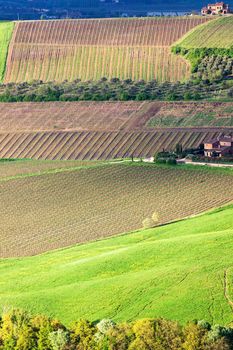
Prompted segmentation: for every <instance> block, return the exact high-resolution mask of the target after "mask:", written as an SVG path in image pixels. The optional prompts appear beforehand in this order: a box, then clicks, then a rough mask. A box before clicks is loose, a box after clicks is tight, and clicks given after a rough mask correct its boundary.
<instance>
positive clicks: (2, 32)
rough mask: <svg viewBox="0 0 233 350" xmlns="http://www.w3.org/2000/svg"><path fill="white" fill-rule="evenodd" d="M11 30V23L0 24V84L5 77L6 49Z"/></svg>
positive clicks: (12, 24)
mask: <svg viewBox="0 0 233 350" xmlns="http://www.w3.org/2000/svg"><path fill="white" fill-rule="evenodd" d="M13 29H14V23H13V22H0V82H2V81H3V79H4V75H5V68H6V61H7V53H8V47H9V44H10V40H11V36H12V32H13Z"/></svg>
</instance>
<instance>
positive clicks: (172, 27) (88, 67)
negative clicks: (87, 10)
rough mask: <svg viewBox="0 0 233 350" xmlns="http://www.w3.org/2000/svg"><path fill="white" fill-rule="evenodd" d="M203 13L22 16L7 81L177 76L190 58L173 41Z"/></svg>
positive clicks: (199, 20)
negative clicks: (66, 17)
mask: <svg viewBox="0 0 233 350" xmlns="http://www.w3.org/2000/svg"><path fill="white" fill-rule="evenodd" d="M206 20H207V19H204V18H199V17H197V18H177V19H175V18H170V19H156V18H153V19H151V18H147V19H111V20H107V19H102V20H78V21H77V20H64V21H36V22H33V21H31V22H27V21H26V22H18V23H17V24H16V27H15V31H14V35H13V38H12V41H11V45H10V48H9V55H8V60H7V67H6V74H5V82H23V81H31V80H33V79H36V80H38V79H40V80H43V81H53V80H56V81H58V82H61V81H63V80H74V79H77V78H79V79H82V80H84V81H85V80H98V79H100V78H102V77H107V78H112V77H117V78H121V79H127V78H131V79H133V80H140V79H144V80H152V79H157V80H158V81H177V80H184V79H186V78H187V77H188V76H189V74H190V66H189V64H188V63H187V62H186V61H185V60H184V59H183V58H181V57H179V56H176V55H173V54H171V52H170V45H171V44H172V43H174V42H175V41H177V40H178V39H179V38H181V37H182V36H183V35H184V34H185V33H187V32H188V31H189V30H190V29H192V28H194V27H195V26H197V25H198V24H201V23H203V22H205V21H206Z"/></svg>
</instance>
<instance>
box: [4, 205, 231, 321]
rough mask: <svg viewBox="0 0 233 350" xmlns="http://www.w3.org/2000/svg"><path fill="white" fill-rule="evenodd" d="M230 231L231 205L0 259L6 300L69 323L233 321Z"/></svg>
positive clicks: (6, 303)
mask: <svg viewBox="0 0 233 350" xmlns="http://www.w3.org/2000/svg"><path fill="white" fill-rule="evenodd" d="M232 237H233V206H232V205H231V206H228V207H225V208H224V209H218V210H215V211H213V212H210V213H207V214H205V215H202V216H200V217H196V218H193V219H189V220H185V221H181V222H178V223H175V224H171V225H168V226H164V227H160V228H157V229H150V230H146V231H139V232H136V233H133V234H129V235H124V236H120V237H116V238H111V239H108V240H104V241H99V242H95V243H91V244H86V245H82V246H75V247H73V248H70V249H65V250H60V251H55V252H51V253H48V254H44V255H41V256H36V257H31V258H24V259H13V260H2V261H1V262H0V275H1V280H0V286H1V288H0V290H1V292H0V305H1V306H3V305H12V306H15V307H16V306H17V307H23V308H26V309H29V310H30V311H33V312H35V313H36V312H40V313H41V312H42V313H45V314H48V315H51V316H54V317H55V316H56V317H59V318H60V319H61V320H62V321H64V322H66V323H68V322H70V321H71V320H73V319H77V318H80V317H82V318H89V319H91V320H96V319H101V318H105V317H110V318H113V319H114V320H131V319H135V318H143V317H157V316H164V317H167V318H171V319H176V320H179V321H181V322H185V321H187V320H189V319H193V318H198V319H203V318H204V319H207V320H208V321H210V322H214V323H222V324H223V323H224V324H228V323H229V322H230V321H231V320H232V310H231V307H230V305H229V300H232V298H233V295H232V294H231V291H232V290H231V285H230V284H229V283H230V281H231V279H232V272H233V271H232V263H231V261H232V250H233V238H232ZM223 249H224V254H223ZM224 276H225V282H224ZM224 285H225V287H226V286H227V288H225V292H224ZM224 293H225V296H224ZM226 297H228V298H229V300H228V301H227V298H226Z"/></svg>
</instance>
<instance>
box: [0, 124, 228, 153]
mask: <svg viewBox="0 0 233 350" xmlns="http://www.w3.org/2000/svg"><path fill="white" fill-rule="evenodd" d="M220 135H222V131H209V132H208V130H201V129H200V130H198V129H194V130H192V129H187V130H185V129H184V130H183V131H182V130H173V131H172V130H164V131H153V132H147V131H141V132H124V131H118V132H93V131H90V132H87V131H83V132H60V131H59V132H34V133H33V132H31V133H15V134H14V133H9V134H0V157H1V158H35V159H78V160H90V159H96V160H98V159H113V158H122V157H123V158H125V157H131V156H135V157H149V156H153V155H154V154H155V153H156V152H158V151H161V150H163V149H165V150H175V147H176V144H177V143H181V144H182V145H183V147H184V148H190V147H197V146H199V145H200V144H201V143H202V142H203V141H204V140H206V139H210V138H214V137H217V136H220Z"/></svg>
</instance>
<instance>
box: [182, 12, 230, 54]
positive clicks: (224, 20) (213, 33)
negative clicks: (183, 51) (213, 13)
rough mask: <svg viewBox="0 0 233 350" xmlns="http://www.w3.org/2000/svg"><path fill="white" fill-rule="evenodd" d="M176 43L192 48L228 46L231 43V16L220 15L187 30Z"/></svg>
mask: <svg viewBox="0 0 233 350" xmlns="http://www.w3.org/2000/svg"><path fill="white" fill-rule="evenodd" d="M176 45H179V46H181V47H185V48H187V49H192V48H226V49H227V48H230V47H232V45H233V16H229V17H220V18H217V19H214V20H212V21H209V22H207V23H204V24H201V25H199V26H197V27H196V28H194V29H192V30H191V31H190V32H188V33H187V34H186V35H185V36H184V37H183V38H181V39H180V40H179V41H178V42H177V43H176Z"/></svg>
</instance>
